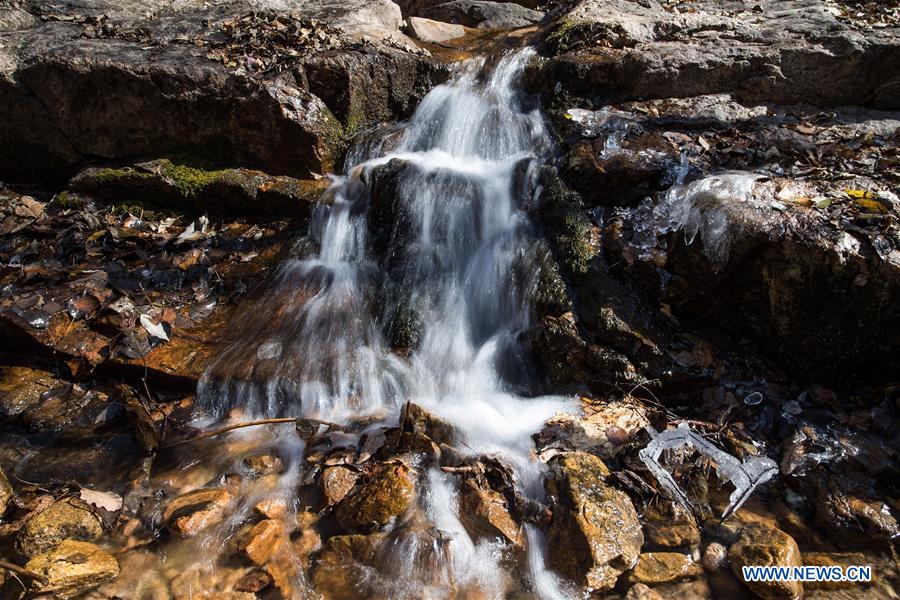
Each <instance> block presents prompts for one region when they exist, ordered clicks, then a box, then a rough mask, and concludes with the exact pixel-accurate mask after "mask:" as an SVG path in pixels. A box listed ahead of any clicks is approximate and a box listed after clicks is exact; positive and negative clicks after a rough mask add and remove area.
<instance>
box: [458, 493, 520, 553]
mask: <svg viewBox="0 0 900 600" xmlns="http://www.w3.org/2000/svg"><path fill="white" fill-rule="evenodd" d="M459 515H460V520H461V521H462V523H463V525H464V526H465V528H466V531H467V532H468V533H469V535H470V536H471V537H472V539H476V540H477V539H482V538H486V539H497V538H500V539H502V540H504V541H506V542H509V543H510V544H512V545H513V546H515V547H518V548H523V547H524V544H525V536H524V535H523V531H522V529H521V528H520V527H519V524H518V523H516V521H515V520H514V519H513V518H512V515H511V514H510V512H509V507H508V506H507V502H506V498H504V497H503V495H502V494H500V493H499V492H496V491H494V490H492V489H490V488H487V487H485V486H481V485H478V484H477V483H476V482H475V481H473V480H471V479H468V480H466V481H464V482H463V483H462V484H461V485H460V492H459Z"/></svg>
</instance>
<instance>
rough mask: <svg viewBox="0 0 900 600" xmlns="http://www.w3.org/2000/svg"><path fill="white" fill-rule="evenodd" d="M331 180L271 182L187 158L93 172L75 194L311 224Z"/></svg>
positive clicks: (73, 185) (79, 180)
mask: <svg viewBox="0 0 900 600" xmlns="http://www.w3.org/2000/svg"><path fill="white" fill-rule="evenodd" d="M328 185H329V184H328V181H327V180H324V179H323V180H315V181H314V180H300V179H295V178H293V177H286V176H270V175H268V174H266V173H263V172H261V171H254V170H251V169H240V168H217V167H214V166H212V165H210V164H206V163H203V162H197V161H191V160H189V159H187V158H183V157H179V158H163V159H157V160H152V161H148V162H142V163H138V164H135V165H132V166H123V167H105V168H97V167H89V168H87V169H85V170H83V171H81V172H80V173H79V174H78V175H76V176H75V177H74V178H73V179H72V181H71V182H70V183H69V187H70V189H72V190H74V191H76V192H80V193H83V194H89V195H91V196H94V197H97V198H101V199H104V200H107V201H110V202H112V203H115V204H118V205H121V206H123V207H126V208H129V209H133V208H136V207H140V209H142V210H143V209H145V208H149V209H151V210H152V209H157V210H160V209H161V210H169V211H175V212H178V213H186V214H213V215H217V214H218V215H229V216H230V215H235V216H244V217H259V216H268V217H272V216H275V217H285V218H291V219H298V220H305V219H307V218H308V217H309V215H310V212H311V207H312V205H313V204H314V203H315V202H316V201H317V200H318V198H319V197H320V195H321V194H322V192H323V191H324V190H325V189H326V188H327V187H328Z"/></svg>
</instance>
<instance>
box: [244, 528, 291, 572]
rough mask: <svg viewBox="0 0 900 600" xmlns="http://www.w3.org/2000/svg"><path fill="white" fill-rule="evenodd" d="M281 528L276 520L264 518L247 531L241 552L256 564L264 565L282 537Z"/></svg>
mask: <svg viewBox="0 0 900 600" xmlns="http://www.w3.org/2000/svg"><path fill="white" fill-rule="evenodd" d="M281 536H282V528H281V524H280V523H279V522H278V521H274V520H272V519H266V520H265V521H260V522H259V523H257V524H256V525H254V526H253V527H252V528H251V529H250V531H249V532H248V533H247V537H246V541H245V542H244V544H243V549H242V552H243V554H244V555H245V556H246V557H247V558H249V559H250V562H252V563H254V564H256V565H264V564H266V563H267V562H268V561H269V559H270V558H271V557H272V554H273V553H274V552H275V551H276V550H277V549H278V546H279V545H280V543H281V541H282V539H281Z"/></svg>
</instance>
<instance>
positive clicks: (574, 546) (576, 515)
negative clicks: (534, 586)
mask: <svg viewBox="0 0 900 600" xmlns="http://www.w3.org/2000/svg"><path fill="white" fill-rule="evenodd" d="M608 474H609V470H608V469H607V468H606V465H605V464H604V463H603V461H601V460H600V459H599V458H597V457H596V456H593V455H590V454H586V453H583V452H572V453H569V454H563V455H561V456H559V457H557V458H556V459H555V462H554V465H553V478H552V479H551V480H550V481H549V482H548V484H547V485H548V492H549V493H550V495H551V496H552V497H553V498H554V500H555V507H554V511H553V522H552V524H551V525H550V532H549V536H548V543H549V545H550V547H551V548H565V549H566V551H565V552H553V553H551V554H550V556H549V564H550V566H551V568H553V569H554V570H556V571H558V572H559V573H560V574H562V575H563V576H564V577H566V578H568V579H570V580H572V581H574V582H576V583H577V584H578V585H580V586H583V587H584V588H585V589H586V590H588V591H590V590H605V589H609V588H612V587H613V585H614V584H615V582H616V579H617V578H618V576H619V575H620V574H621V573H622V572H624V571H626V570H628V569H630V568H631V567H633V566H634V565H635V563H636V562H637V559H638V555H639V554H640V549H641V546H642V545H643V543H644V536H643V533H642V532H641V524H640V521H639V520H638V516H637V512H636V511H635V510H634V506H633V505H632V503H631V500H629V498H628V496H626V495H625V494H624V493H623V492H621V491H619V490H617V489H615V488H613V487H612V486H610V485H609V484H607V483H606V482H605V481H604V479H605V477H606V476H607V475H608Z"/></svg>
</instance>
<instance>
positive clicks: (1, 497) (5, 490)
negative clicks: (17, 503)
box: [0, 468, 15, 519]
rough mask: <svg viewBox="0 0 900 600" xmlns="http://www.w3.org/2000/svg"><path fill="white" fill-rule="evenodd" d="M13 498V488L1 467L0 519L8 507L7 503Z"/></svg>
mask: <svg viewBox="0 0 900 600" xmlns="http://www.w3.org/2000/svg"><path fill="white" fill-rule="evenodd" d="M14 498H15V490H13V486H12V484H10V483H9V479H7V477H6V473H4V472H3V469H2V468H0V519H2V518H3V514H4V513H5V512H6V509H7V508H8V507H9V503H10V502H11V501H12V500H13V499H14Z"/></svg>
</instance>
